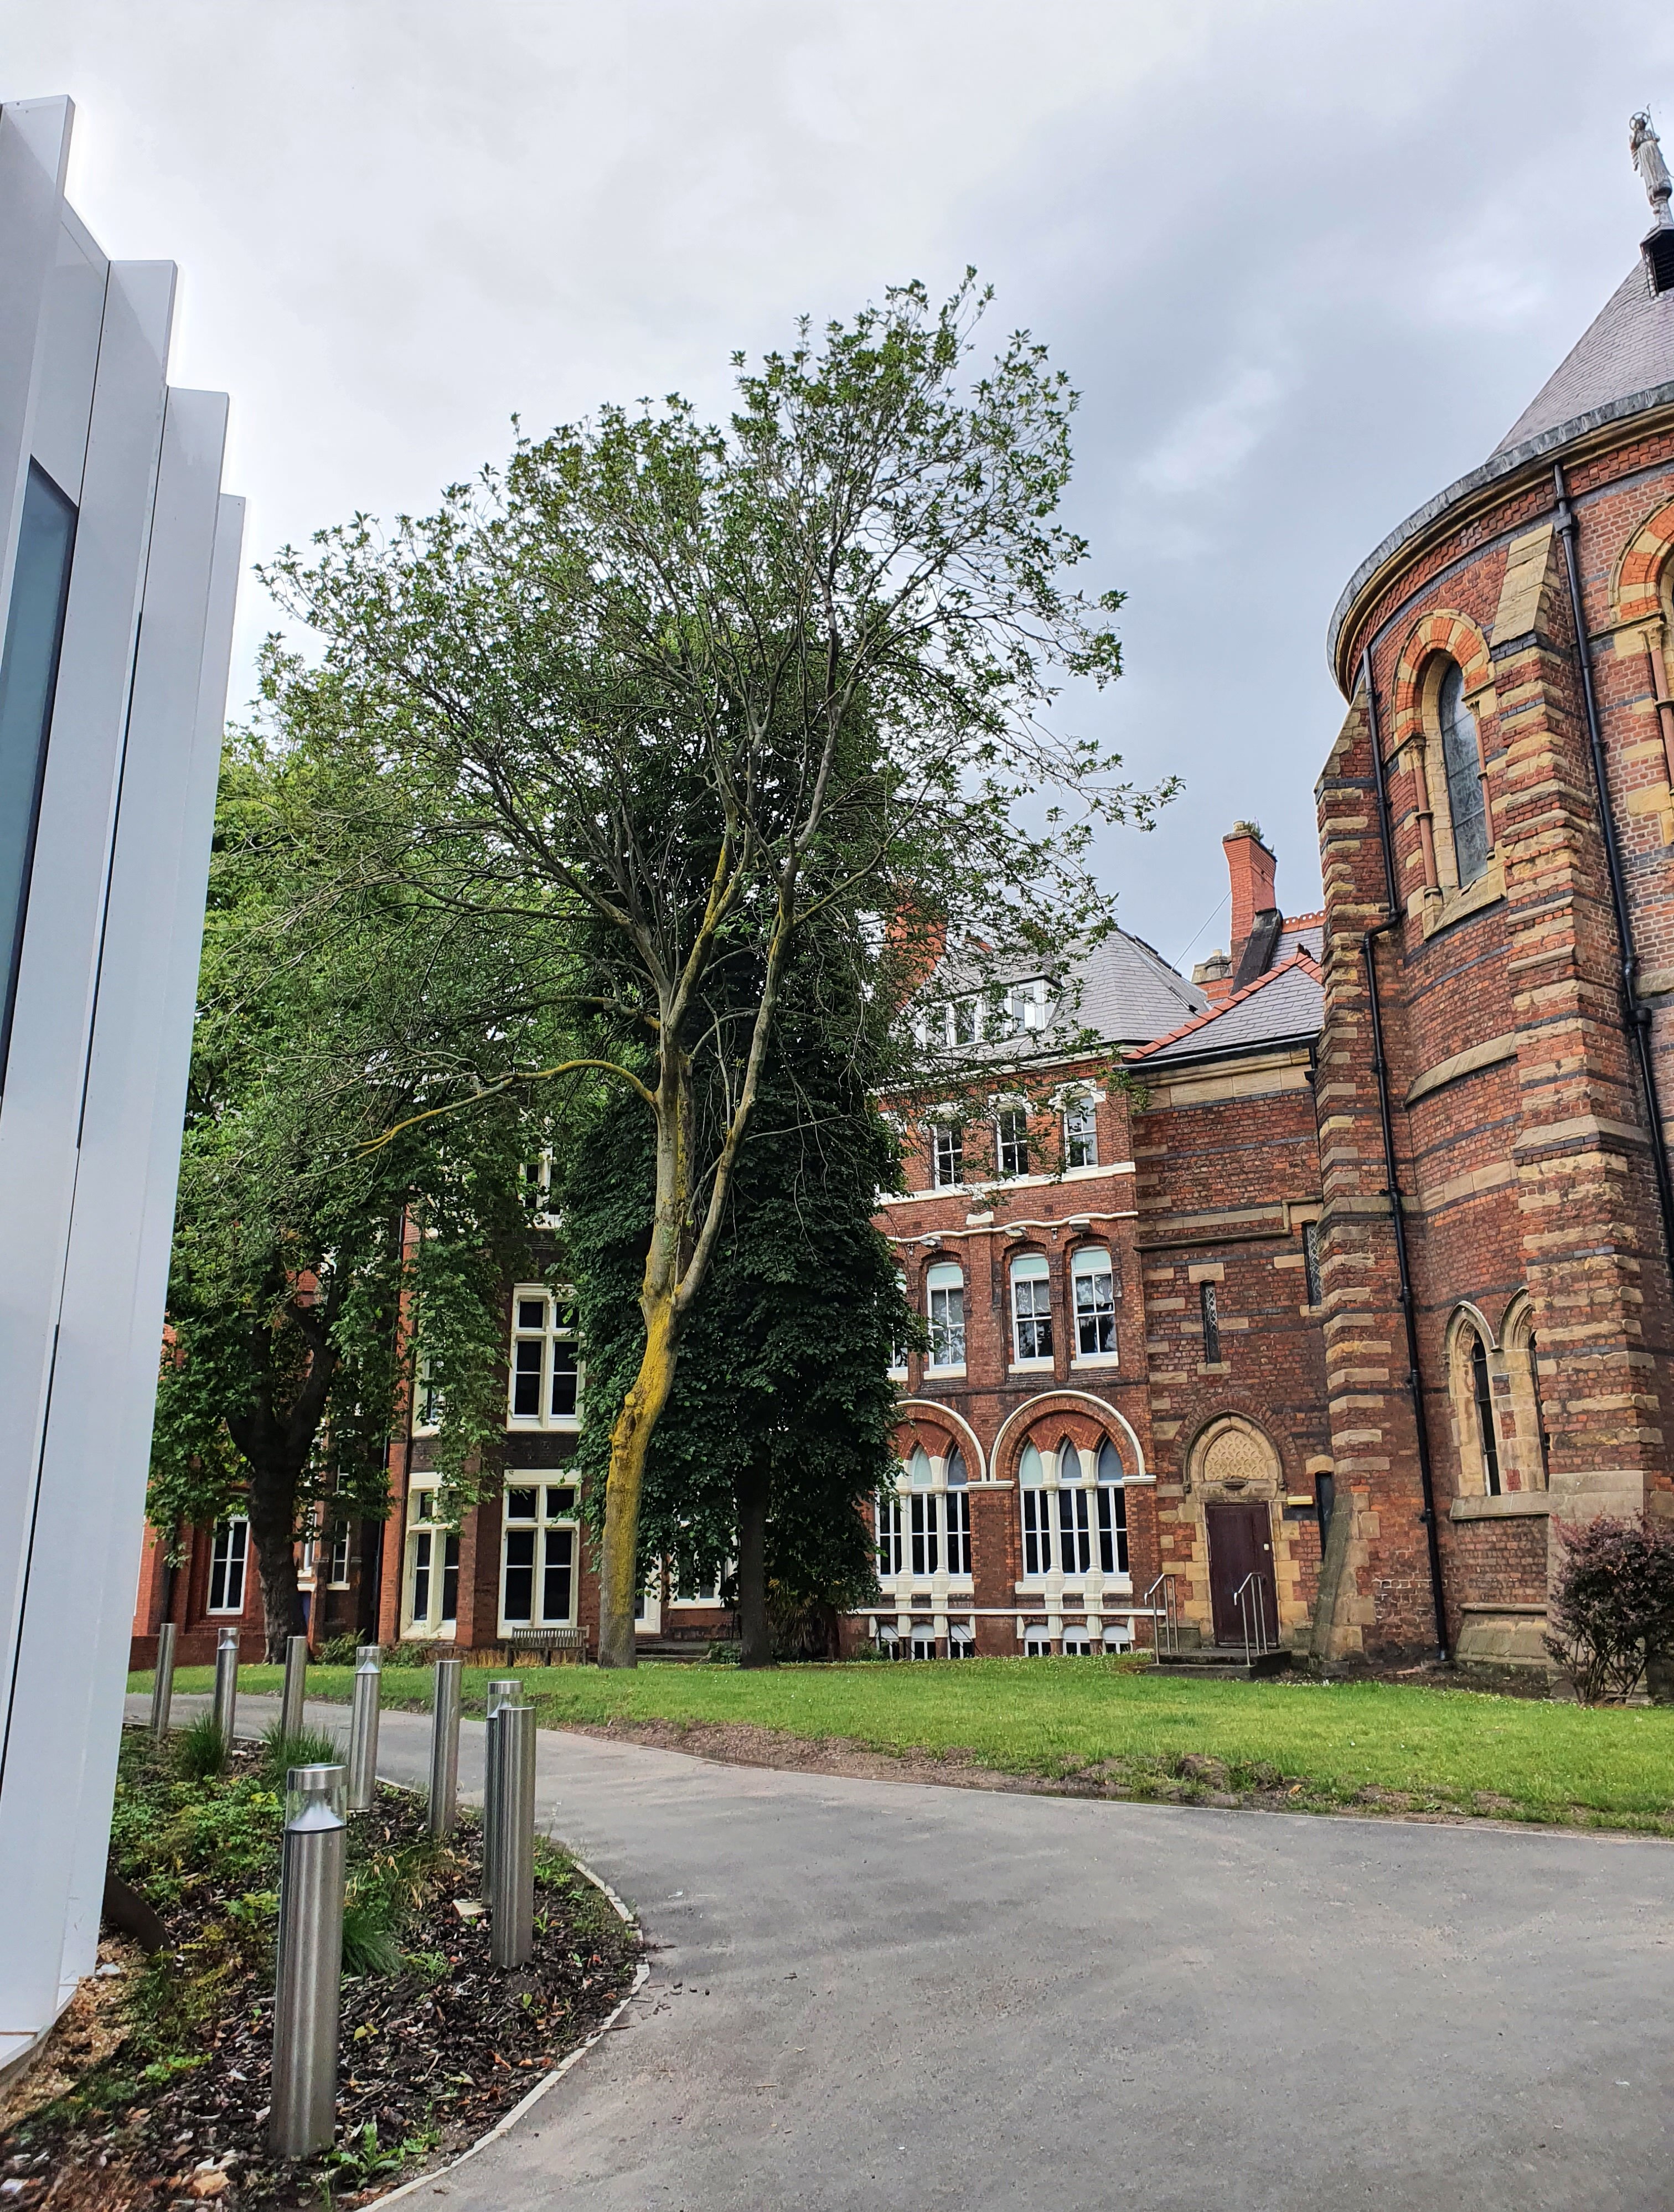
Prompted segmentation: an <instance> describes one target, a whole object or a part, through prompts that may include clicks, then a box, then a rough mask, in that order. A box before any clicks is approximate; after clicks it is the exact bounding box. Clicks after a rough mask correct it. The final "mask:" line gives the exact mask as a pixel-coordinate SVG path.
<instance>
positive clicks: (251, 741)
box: [148, 733, 541, 1657]
mask: <svg viewBox="0 0 1674 2212" xmlns="http://www.w3.org/2000/svg"><path fill="white" fill-rule="evenodd" d="M291 734H292V737H293V738H294V733H291ZM358 781H359V779H358V778H356V784H357V785H358ZM343 798H344V794H343V793H340V792H338V790H336V789H335V787H334V785H333V780H332V774H331V773H328V772H322V770H321V769H320V765H319V763H317V762H316V761H315V760H314V759H313V758H312V757H311V756H310V754H309V751H308V750H307V747H306V745H302V744H297V743H295V742H275V741H274V740H273V739H272V738H271V737H270V739H269V740H267V741H263V740H261V739H258V738H248V737H247V738H243V739H240V740H235V741H234V744H232V745H231V747H230V748H229V750H228V757H227V761H226V764H225V768H224V770H223V775H222V787H221V793H220V798H219V805H218V812H217V820H216V845H215V851H214V857H213V860H212V864H211V872H210V913H209V919H208V927H207V930H206V934H205V940H204V959H203V966H202V971H201V975H200V980H199V993H198V997H199V1004H198V1023H197V1028H196V1032H195V1036H194V1042H193V1052H192V1076H191V1083H190V1088H189V1091H188V1101H187V1117H186V1132H185V1139H184V1145H183V1151H182V1161H181V1175H180V1197H179V1202H178V1206H177V1212H176V1222H175V1236H174V1248H173V1261H172V1266H171V1271H170V1279H169V1292H168V1313H167V1320H168V1330H167V1340H166V1343H165V1346H164V1352H163V1358H162V1364H161V1377H160V1387H159V1393H158V1403H157V1418H156V1425H155V1439H154V1445H153V1455H152V1474H151V1483H150V1491H149V1500H148V1511H149V1517H150V1519H151V1521H152V1522H153V1524H154V1526H155V1527H156V1528H159V1529H161V1530H164V1531H167V1532H170V1541H178V1539H179V1534H180V1530H181V1529H182V1528H184V1527H187V1526H192V1525H202V1524H204V1523H206V1522H216V1521H218V1520H220V1519H222V1518H223V1517H225V1516H227V1515H228V1513H229V1512H232V1511H234V1510H240V1511H244V1512H247V1514H248V1516H249V1520H250V1526H251V1533H252V1535H253V1538H254V1541H255V1545H256V1549H257V1553H258V1558H259V1571H260V1577H261V1588H262V1600H263V1607H264V1613H265V1626H266V1639H267V1648H268V1653H269V1656H270V1657H278V1656H283V1642H284V1638H285V1637H286V1636H287V1635H288V1634H289V1633H292V1632H294V1631H295V1630H296V1629H297V1628H299V1627H300V1626H301V1611H300V1603H299V1599H298V1594H297V1588H296V1560H295V1550H294V1547H295V1541H296V1540H297V1538H298V1537H299V1536H300V1535H301V1534H303V1532H304V1529H305V1528H306V1527H307V1525H308V1524H309V1523H310V1522H312V1520H313V1517H314V1516H316V1515H317V1514H319V1513H320V1512H321V1511H322V1510H323V1512H324V1513H325V1515H326V1517H327V1519H328V1520H330V1519H337V1518H348V1517H350V1516H372V1517H374V1518H381V1517H383V1516H384V1514H385V1513H386V1511H387V1475H386V1468H385V1453H386V1448H387V1441H388V1437H389V1434H390V1431H391V1425H392V1423H393V1419H394V1414H395V1410H396V1407H397V1406H398V1404H399V1402H400V1401H401V1396H402V1392H403V1388H404V1385H405V1380H406V1369H407V1364H408V1359H409V1346H410V1341H411V1336H412V1334H414V1333H415V1332H416V1333H417V1336H418V1337H419V1339H420V1340H422V1341H423V1345H424V1347H425V1351H426V1353H427V1355H428V1359H429V1374H430V1378H431V1382H432V1383H433V1385H435V1386H436V1387H438V1388H439V1389H440V1392H441V1400H442V1405H443V1417H442V1426H441V1435H440V1437H438V1440H437V1443H438V1451H439V1456H440V1462H441V1465H442V1468H443V1470H444V1475H445V1478H446V1479H447V1480H448V1481H449V1482H450V1483H451V1484H452V1485H453V1486H454V1489H455V1490H456V1491H457V1492H460V1493H461V1494H464V1493H468V1492H469V1491H470V1489H471V1488H472V1485H473V1483H474V1482H475V1481H476V1480H478V1478H479V1476H480V1474H481V1473H482V1472H484V1470H486V1469H488V1468H491V1467H492V1466H493V1465H494V1464H495V1461H496V1454H497V1451H498V1449H499V1446H500V1443H501V1441H502V1433H503V1426H504V1421H503V1413H504V1357H505V1347H504V1324H503V1296H504V1284H505V1280H506V1277H507V1275H508V1273H510V1272H512V1271H513V1270H514V1269H515V1268H517V1267H519V1264H520V1256H521V1255H522V1254H523V1253H524V1251H525V1250H526V1249H527V1225H526V1222H525V1220H524V1218H523V1216H522V1212H521V1207H520V1178H519V1172H518V1170H519V1164H520V1159H521V1158H524V1157H527V1152H528V1148H529V1146H530V1143H531V1141H532V1139H531V1137H530V1133H529V1132H528V1130H527V1127H525V1121H526V1109H523V1108H522V1107H521V1106H520V1103H519V1102H518V1101H517V1100H516V1099H514V1097H512V1096H510V1095H509V1094H503V1093H502V1094H499V1095H497V1096H496V1098H495V1099H494V1101H493V1102H492V1103H491V1104H490V1106H488V1107H487V1108H484V1109H479V1110H478V1111H476V1112H474V1113H473V1114H472V1115H469V1116H466V1117H460V1118H456V1119H451V1120H446V1121H440V1122H426V1123H422V1124H419V1125H418V1126H416V1127H411V1128H410V1129H408V1130H406V1131H405V1132H404V1133H403V1134H402V1135H401V1136H400V1137H399V1138H398V1139H396V1140H395V1141H394V1142H393V1144H388V1145H382V1146H375V1147H372V1146H371V1144H370V1140H372V1139H376V1138H377V1137H379V1136H380V1134H381V1133H383V1132H384V1131H385V1130H387V1128H389V1127H391V1126H392V1124H393V1123H394V1122H396V1121H402V1120H407V1119H410V1118H411V1116H412V1115H415V1114H417V1113H420V1112H423V1110H424V1109H425V1108H426V1107H427V1105H428V1104H429V1103H434V1102H435V1100H437V1099H446V1098H447V1097H457V1096H461V1095H466V1094H470V1095H473V1096H474V1095H476V1094H478V1093H479V1092H481V1091H483V1090H484V1089H485V1088H487V1087H489V1086H490V1085H492V1083H493V1082H494V1081H495V1080H496V1079H497V1078H498V1077H499V1076H500V1075H501V1074H502V1073H503V1070H504V1066H505V1055H506V1053H507V1052H508V1050H516V1049H518V1048H520V1046H522V1045H524V1044H526V1043H527V1038H528V1035H529V1033H530V1032H531V1031H532V1030H534V1029H536V1028H538V1027H539V1021H540V1018H541V1017H540V1014H539V1010H532V1009H530V1008H529V1007H528V1006H527V1004H525V1005H524V1006H522V1008H521V1012H519V990H518V982H517V961H516V957H515V947H514V944H512V943H511V942H509V941H508V939H507V938H506V936H505V934H504V933H503V932H500V933H495V932H492V931H490V930H489V929H488V928H487V927H484V926H482V925H480V924H476V925H472V926H470V927H466V926H463V925H461V924H460V923H459V922H458V921H450V919H449V918H448V917H447V916H446V915H443V914H442V912H441V909H440V908H437V907H436V906H435V904H434V903H431V902H426V901H423V900H422V899H418V898H417V897H415V896H412V895H411V894H410V893H406V892H404V891H403V890H401V889H400V888H399V886H392V885H390V884H376V885H372V886H365V887H359V888H356V887H352V886H351V887H347V888H345V886H344V884H342V883H341V882H340V881H339V880H337V879H333V880H332V883H331V884H329V885H327V884H326V883H325V881H324V879H323V878H322V877H321V875H320V870H319V866H318V858H319V853H318V834H317V833H318V824H319V823H320V819H321V817H322V815H328V814H329V813H330V812H331V811H332V808H333V806H334V805H337V804H338V802H339V799H343ZM346 803H354V804H359V803H360V801H359V799H358V798H357V797H356V796H355V794H354V793H350V794H349V799H348V801H347V802H346ZM495 1031H497V1032H498V1036H497V1039H496V1037H495V1036H493V1035H491V1034H490V1033H491V1032H495ZM404 1301H405V1327H404V1326H403V1325H402V1315H403V1304H404Z"/></svg>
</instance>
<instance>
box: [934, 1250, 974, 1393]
mask: <svg viewBox="0 0 1674 2212" xmlns="http://www.w3.org/2000/svg"><path fill="white" fill-rule="evenodd" d="M924 1294H925V1297H926V1299H927V1300H928V1305H929V1319H930V1365H931V1367H932V1368H940V1369H942V1370H947V1369H950V1368H955V1367H961V1368H962V1367H963V1366H964V1365H965V1274H964V1272H963V1270H962V1269H961V1268H960V1267H959V1262H958V1261H957V1260H938V1261H936V1263H935V1265H934V1267H927V1268H926V1269H925V1271H924Z"/></svg>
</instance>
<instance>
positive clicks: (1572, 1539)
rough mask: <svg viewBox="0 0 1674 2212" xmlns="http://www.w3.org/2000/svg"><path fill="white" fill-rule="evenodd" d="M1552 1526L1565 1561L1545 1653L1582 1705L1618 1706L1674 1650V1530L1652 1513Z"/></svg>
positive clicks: (1553, 1602)
mask: <svg viewBox="0 0 1674 2212" xmlns="http://www.w3.org/2000/svg"><path fill="white" fill-rule="evenodd" d="M1553 1525H1554V1527H1555V1528H1556V1530H1557V1534H1558V1541H1559V1543H1560V1544H1561V1547H1562V1548H1563V1557H1562V1562H1561V1565H1560V1568H1559V1571H1558V1576H1557V1580H1556V1582H1555V1584H1554V1586H1553V1590H1552V1597H1551V1607H1550V1612H1551V1620H1552V1633H1551V1634H1549V1636H1548V1637H1547V1638H1545V1643H1546V1648H1547V1650H1549V1652H1550V1653H1551V1655H1552V1656H1553V1657H1554V1658H1555V1660H1556V1661H1557V1662H1558V1664H1559V1665H1560V1666H1561V1668H1564V1670H1565V1671H1566V1673H1567V1674H1568V1675H1569V1677H1570V1680H1572V1681H1573V1682H1574V1686H1575V1694H1576V1696H1577V1697H1578V1698H1580V1700H1581V1702H1582V1704H1583V1705H1602V1704H1612V1705H1619V1704H1621V1703H1622V1701H1623V1700H1624V1699H1628V1698H1630V1697H1631V1696H1632V1695H1633V1693H1634V1691H1635V1690H1636V1689H1638V1687H1639V1686H1640V1684H1641V1681H1642V1680H1644V1678H1645V1672H1646V1668H1647V1664H1655V1663H1656V1662H1658V1661H1659V1660H1661V1659H1663V1658H1665V1656H1668V1655H1669V1654H1670V1653H1671V1652H1674V1528H1669V1527H1668V1526H1667V1524H1666V1523H1665V1522H1656V1521H1653V1520H1652V1519H1651V1517H1650V1516H1649V1515H1648V1514H1647V1515H1646V1516H1644V1517H1643V1518H1642V1519H1641V1520H1638V1521H1618V1520H1612V1519H1610V1517H1609V1516H1604V1515H1601V1516H1599V1517H1598V1519H1597V1520H1593V1521H1589V1522H1586V1523H1584V1524H1583V1526H1581V1527H1580V1528H1570V1527H1569V1526H1568V1525H1567V1523H1566V1522H1562V1521H1556V1522H1554V1524H1553Z"/></svg>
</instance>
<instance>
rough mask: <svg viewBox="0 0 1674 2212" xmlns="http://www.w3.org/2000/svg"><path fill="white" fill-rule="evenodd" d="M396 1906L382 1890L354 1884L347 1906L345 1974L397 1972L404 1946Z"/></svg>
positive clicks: (345, 1906)
mask: <svg viewBox="0 0 1674 2212" xmlns="http://www.w3.org/2000/svg"><path fill="white" fill-rule="evenodd" d="M395 1917H396V1915H395V1907H394V1905H393V1901H392V1899H390V1898H389V1897H388V1896H387V1895H386V1894H385V1893H383V1892H382V1891H380V1890H376V1889H361V1888H359V1887H351V1888H350V1893H349V1895H348V1896H347V1897H346V1898H345V1899H344V1905H343V1971H344V1973H345V1974H396V1973H399V1972H400V1971H401V1946H400V1943H399V1941H398V1939H397V1936H396V1929H395Z"/></svg>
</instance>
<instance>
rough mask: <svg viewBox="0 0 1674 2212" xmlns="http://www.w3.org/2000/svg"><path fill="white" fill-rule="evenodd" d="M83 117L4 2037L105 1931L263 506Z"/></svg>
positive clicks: (43, 331) (14, 757) (5, 217)
mask: <svg viewBox="0 0 1674 2212" xmlns="http://www.w3.org/2000/svg"><path fill="white" fill-rule="evenodd" d="M72 122H73V111H72V108H71V106H70V102H69V101H68V100H22V101H16V102H12V103H9V104H5V105H0V610H3V611H4V625H3V632H0V636H3V645H0V1249H4V1251H5V1252H6V1255H7V1266H6V1268H5V1270H4V1274H3V1280H0V1405H3V1407H4V1412H5V1418H4V1419H3V1421H0V1896H3V1897H4V1898H5V1899H6V1909H5V1911H4V1913H3V1915H0V2067H3V2066H4V2065H5V2063H7V2062H8V2061H9V2060H11V2059H13V2058H15V2057H17V2056H19V2055H20V2054H21V2053H22V2052H24V2051H27V2049H28V2048H29V2046H30V2045H31V2044H32V2043H33V2041H34V2040H35V2039H37V2038H38V2037H39V2036H40V2034H41V2033H43V2032H44V2031H45V2030H46V2028H47V2027H50V2026H51V2024H52V2021H53V2020H54V2019H55V2018H56V2017H57V2015H58V2011H59V2010H60V2009H61V2008H62V2006H63V2004H64V2002H66V2001H67V2000H68V1998H69V1996H70V1994H71V1993H72V1991H73V1990H74V1988H75V1986H76V1982H77V1980H78V1979H79V1978H81V1977H82V1975H84V1974H86V1973H88V1972H91V1970H92V1967H93V1965H94V1958H95V1954H96V1946H97V1942H98V1933H99V1914H100V1899H101V1897H102V1893H103V1887H104V1874H105V1858H106V1852H107V1838H108V1829H109V1820H110V1807H111V1797H112V1791H113V1782H114V1775H115V1765H116V1751H117V1742H118V1737H119V1730H120V1727H121V1715H122V1697H123V1689H124V1684H125V1669H126V1666H127V1657H128V1635H129V1625H130V1618H131V1606H132V1595H133V1583H134V1576H135V1567H136V1562H137V1559H138V1557H139V1549H140V1541H141V1531H142V1527H143V1509H144V1492H145V1474H146V1465H147V1461H148V1457H149V1448H150V1433H151V1420H152V1414H153V1408H154V1402H155V1385H156V1370H157V1350H158V1346H159V1343H160V1341H161V1330H162V1316H163V1299H164V1292H165V1289H166V1285H167V1267H168V1250H169V1239H170V1232H171V1228H172V1225H173V1207H174V1190H175V1178H176V1174H177V1171H178V1166H179V1158H180V1122H181V1115H182V1110H183V1105H184V1099H185V1091H186V1067H187V1059H188V1053H189V1047H190V1041H191V1030H192V1004H193V997H194V993H195V988H196V983H197V975H198V951H199V940H200V937H201V933H202V927H203V914H204V885H205V879H206V876H207V872H208V865H209V852H210V829H211V825H212V821H213V814H214V805H215V790H216V774H217V769H218V766H219V761H220V753H221V739H222V720H223V715H224V711H225V704H226V688H227V671H228V656H229V653H230V647H231V635H232V620H233V610H234V597H235V592H236V586H237V571H238V564H239V556H240V542H241V538H242V530H243V503H242V501H239V500H236V499H232V498H228V497H227V496H226V495H223V493H222V489H221V466H222V447H223V444H224V441H225V435H226V423H227V401H226V398H225V397H224V396H223V395H222V394H220V393H215V392H184V391H180V390H177V389H173V388H171V387H170V386H169V384H168V381H167V360H168V343H169V333H170V325H171V323H172V319H173V306H174V291H175V271H174V269H173V265H172V264H168V263H166V262H113V261H111V260H109V259H107V257H106V256H105V254H104V253H103V252H100V248H99V246H97V244H96V243H95V242H94V240H93V239H92V237H91V236H90V235H89V234H88V231H87V229H86V228H85V227H84V225H83V224H82V222H81V221H80V220H79V218H78V217H77V216H76V214H75V212H74V210H72V209H71V208H70V206H69V204H68V203H67V202H66V200H65V197H64V173H65V165H66V161H67V157H68V154H69V149H70V130H71V125H72Z"/></svg>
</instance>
